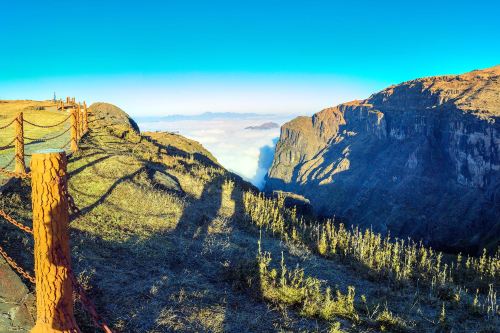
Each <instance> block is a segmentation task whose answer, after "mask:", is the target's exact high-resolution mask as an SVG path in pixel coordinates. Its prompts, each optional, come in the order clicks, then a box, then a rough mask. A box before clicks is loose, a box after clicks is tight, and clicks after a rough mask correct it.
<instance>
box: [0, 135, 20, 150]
mask: <svg viewBox="0 0 500 333" xmlns="http://www.w3.org/2000/svg"><path fill="white" fill-rule="evenodd" d="M14 141H16V138H14V139H12V141H11V142H9V143H8V144H6V145H5V146H1V147H0V150H6V149H10V148H14V146H13V145H12V144H13V143H14Z"/></svg>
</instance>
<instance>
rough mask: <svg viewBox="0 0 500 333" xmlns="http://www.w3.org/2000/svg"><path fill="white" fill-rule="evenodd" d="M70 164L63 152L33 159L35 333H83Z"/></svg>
mask: <svg viewBox="0 0 500 333" xmlns="http://www.w3.org/2000/svg"><path fill="white" fill-rule="evenodd" d="M66 163H67V160H66V154H65V153H64V151H63V150H60V149H47V150H42V151H39V152H37V153H35V154H33V156H32V158H31V174H32V178H31V182H32V184H31V188H32V190H31V200H32V205H33V236H34V239H35V246H34V254H35V275H36V277H35V278H36V305H37V321H36V325H35V327H34V328H33V329H32V330H31V333H52V332H68V333H69V332H71V333H74V332H80V329H79V328H78V325H77V324H76V320H75V317H74V313H73V303H74V302H73V285H72V280H71V274H72V272H71V256H70V248H69V232H68V219H69V213H68V199H67V197H66V191H65V189H66V188H67V187H66V186H67V184H66Z"/></svg>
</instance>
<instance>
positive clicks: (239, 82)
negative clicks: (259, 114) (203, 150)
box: [0, 0, 500, 113]
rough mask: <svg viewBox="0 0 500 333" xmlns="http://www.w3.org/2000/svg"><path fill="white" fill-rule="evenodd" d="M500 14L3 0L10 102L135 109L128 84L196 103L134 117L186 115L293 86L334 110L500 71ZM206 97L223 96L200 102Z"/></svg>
mask: <svg viewBox="0 0 500 333" xmlns="http://www.w3.org/2000/svg"><path fill="white" fill-rule="evenodd" d="M499 13H500V5H499V2H498V1H481V0H476V1H427V0H424V1H339V2H336V1H333V0H323V1H316V0H304V1H294V0H287V1H277V0H265V1H261V0H253V1H235V0H233V1H219V0H211V1H190V0H182V1H148V0H142V1H123V0H122V1H114V0H113V1H109V0H107V1H103V0H101V1H93V0H85V1H83V0H82V1H69V0H64V1H52V0H45V1H24V0H16V1H2V3H1V4H0V98H23V97H24V98H42V95H43V96H46V95H47V94H48V95H50V94H51V93H52V91H53V90H57V91H58V92H59V93H61V94H66V93H67V94H72V95H77V96H78V95H82V98H86V99H88V100H96V98H100V99H102V98H106V96H109V97H110V98H111V99H113V102H117V103H118V104H120V97H123V102H122V103H124V104H125V105H129V104H130V103H132V102H133V101H132V99H131V97H130V95H129V94H128V90H127V89H129V90H131V91H135V94H136V96H135V99H136V100H137V99H138V98H139V99H140V98H141V96H142V97H143V98H148V96H149V93H148V91H151V90H155V89H157V90H155V93H156V94H159V95H160V97H161V95H163V94H164V95H165V96H174V95H175V96H180V95H182V96H183V98H185V99H191V104H189V103H188V104H189V105H190V106H189V107H187V105H188V104H186V103H187V101H186V102H183V101H180V100H179V101H177V102H176V103H177V104H175V103H174V104H169V103H168V101H166V100H165V101H164V100H163V99H161V98H160V97H158V96H157V98H158V103H160V104H161V103H164V104H163V105H164V107H165V110H163V109H161V108H160V107H158V106H157V107H156V109H151V110H150V112H149V111H148V110H138V109H137V108H138V105H139V104H133V103H132V104H130V105H132V107H133V108H135V109H134V110H133V111H134V112H136V113H138V112H140V113H161V112H163V111H164V112H165V113H178V112H176V111H179V112H195V111H196V109H197V108H200V110H199V111H206V110H208V109H210V110H211V111H218V110H216V109H215V108H219V109H224V111H227V110H225V108H231V107H234V106H231V105H233V104H231V105H226V104H224V101H220V100H219V99H221V98H223V97H224V93H223V92H224V90H225V89H226V88H228V89H233V92H232V93H233V95H232V96H233V97H234V96H236V97H234V103H238V101H245V100H247V101H248V100H252V101H254V99H255V98H257V99H258V98H259V96H261V95H259V92H261V93H263V94H264V95H265V96H264V95H262V100H263V103H267V102H268V101H269V100H276V98H275V96H274V95H272V94H271V95H269V91H270V90H273V89H276V90H277V91H279V90H280V89H281V92H279V94H280V96H282V99H283V100H284V101H286V100H287V98H285V95H286V94H290V95H294V97H295V98H300V101H297V103H298V104H294V105H301V106H300V108H298V109H297V110H295V109H294V108H293V105H292V104H290V106H287V105H284V106H283V107H284V108H285V109H286V108H288V107H290V108H291V109H293V111H297V112H299V111H300V110H301V108H303V107H307V103H308V102H307V101H309V100H314V99H316V98H317V99H322V98H323V99H324V100H321V103H323V104H331V103H329V102H330V101H332V103H333V101H337V99H338V100H339V101H341V100H343V99H347V98H351V97H352V96H357V95H358V94H360V96H358V97H359V98H363V97H367V96H366V94H369V93H370V92H373V90H374V89H375V90H377V89H380V88H383V87H384V86H385V85H387V84H391V83H398V82H400V81H404V80H408V79H412V78H415V77H420V76H428V75H437V74H448V73H460V72H465V71H469V70H472V69H475V68H484V67H490V66H493V65H496V64H499V63H500V22H499V21H500V20H499V18H498V14H499ZM137 82H140V83H141V85H140V86H139V85H138V83H137ZM70 88H71V89H70ZM176 89H177V90H176ZM211 89H212V90H213V94H211V93H210V92H211V91H212V90H211ZM238 89H240V90H238ZM329 89H331V96H332V97H331V98H330V99H329V100H328V101H327V100H326V99H327V98H328V96H329V95H328V94H329ZM343 89H344V90H347V91H344V90H343ZM2 90H3V92H2ZM70 90H71V91H70ZM318 90H320V91H321V92H320V93H318ZM323 90H324V91H323ZM201 91H204V92H205V95H203V94H201V95H200V92H201ZM245 91H251V94H250V95H245ZM299 91H304V96H298V97H297V95H296V93H297V92H299ZM106 94H107V95H106ZM179 94H180V95H179ZM206 94H208V95H210V96H213V99H214V101H209V103H208V105H206V104H205V103H199V102H198V103H197V102H196V101H197V100H200V99H203V98H207V96H206ZM266 94H267V95H266ZM219 95H220V96H219ZM351 95H352V96H351ZM216 96H219V97H216ZM238 96H239V97H238ZM273 96H274V97H273ZM343 96H345V98H343ZM47 98H48V97H47ZM179 98H180V97H179ZM288 100H290V103H292V102H293V103H295V101H294V99H293V98H292V97H291V98H290V99H288ZM127 101H128V102H127ZM162 101H163V102H162ZM301 102H303V103H302V104H303V106H302V104H301ZM127 103H128V104H127ZM313 104H314V103H313ZM224 105H225V106H224ZM251 105H252V106H251V107H254V108H257V109H258V108H259V107H258V106H255V105H254V104H251ZM325 106H326V105H325ZM316 107H318V106H317V105H311V108H312V110H311V112H314V111H318V110H315V109H314V108H316ZM201 108H205V109H201ZM162 110H163V111H162ZM259 110H260V109H259ZM245 111H248V110H245ZM271 111H272V110H271ZM279 111H283V110H279ZM304 111H305V110H304Z"/></svg>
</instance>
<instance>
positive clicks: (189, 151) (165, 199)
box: [0, 103, 500, 332]
mask: <svg viewBox="0 0 500 333" xmlns="http://www.w3.org/2000/svg"><path fill="white" fill-rule="evenodd" d="M90 112H91V113H90V133H89V134H88V135H87V136H86V137H84V139H83V141H82V144H81V149H80V151H79V152H78V153H76V154H74V155H73V156H71V158H70V163H69V172H70V177H71V178H70V186H69V187H70V188H69V190H70V192H71V193H72V194H73V196H74V198H75V201H76V204H77V205H78V206H79V207H80V208H81V211H82V212H81V214H80V215H78V216H74V220H73V222H72V223H71V242H72V255H73V266H74V269H75V271H76V272H77V273H78V278H79V280H80V282H81V283H82V284H83V285H84V287H85V288H86V289H87V291H88V293H89V294H90V295H91V296H92V298H93V299H94V300H95V302H96V303H97V306H98V309H99V311H100V312H101V313H102V315H103V316H104V317H105V318H106V319H107V320H108V321H109V322H110V324H111V325H112V326H113V327H114V328H115V329H116V330H117V331H119V332H171V331H178V332H280V331H289V332H299V331H303V332H306V331H307V332H382V331H384V332H385V331H390V332H449V331H451V330H452V329H453V332H495V331H496V330H498V327H499V322H498V306H497V304H496V290H497V289H498V285H499V283H498V282H499V279H498V277H499V271H500V267H499V257H498V254H497V256H496V257H490V256H489V255H485V256H483V257H482V258H478V259H472V258H470V259H467V258H462V259H459V258H457V257H452V256H442V255H441V254H439V253H436V252H434V251H431V250H429V249H426V248H424V247H421V246H419V245H418V244H408V242H402V241H400V242H394V241H393V240H387V239H382V238H381V237H380V236H378V235H375V234H373V233H370V232H366V233H364V232H361V231H360V232H357V231H351V230H346V229H345V228H343V227H342V226H340V225H339V224H337V223H335V221H333V222H321V223H318V222H316V221H315V220H314V219H313V218H311V217H307V216H300V215H299V214H297V212H296V211H295V210H294V209H290V208H286V207H285V205H284V199H283V198H281V197H278V198H274V199H270V198H266V197H264V196H263V195H261V194H259V193H258V192H257V190H256V189H255V188H253V187H252V186H251V185H250V184H248V183H246V182H244V181H242V180H241V178H239V177H238V176H236V175H234V174H232V173H230V172H228V171H226V170H225V169H223V168H222V167H221V166H220V165H219V164H218V163H217V161H216V160H215V158H214V157H213V156H212V155H211V154H210V153H208V152H207V151H206V150H205V149H204V148H203V147H202V146H201V145H199V144H198V143H196V142H193V141H191V140H188V139H185V138H183V137H182V136H179V135H174V134H168V133H158V132H156V133H144V134H142V135H141V134H139V133H138V131H137V128H136V126H135V124H134V123H133V122H132V121H131V120H130V119H129V118H128V117H127V116H126V115H125V114H124V113H123V112H122V111H121V110H119V109H118V108H116V107H114V106H111V105H109V104H103V103H99V104H94V105H92V106H91V107H90ZM29 193H30V192H29V184H28V183H23V184H22V186H21V187H19V188H13V189H11V190H10V191H9V192H8V193H3V194H2V196H0V207H2V208H3V209H6V210H8V211H9V212H10V213H12V215H14V216H15V217H17V218H19V219H20V220H21V221H23V222H25V223H26V224H29V223H30V207H29V202H30V198H29ZM0 235H2V236H1V238H0V243H1V244H2V246H4V247H5V248H6V249H7V250H8V251H9V253H12V254H13V256H14V257H15V259H16V260H17V261H18V262H20V263H21V264H22V265H23V266H24V267H32V253H30V251H31V249H32V247H33V244H32V241H31V240H30V239H29V238H27V237H26V238H25V236H24V235H21V234H20V233H18V232H17V231H16V230H14V229H13V228H11V227H10V226H9V225H7V224H5V223H0ZM452 265H453V266H452ZM78 320H79V323H80V325H81V327H82V329H83V330H84V332H93V331H94V329H93V328H92V327H91V325H90V320H89V318H88V317H87V316H86V315H85V314H84V313H83V312H82V311H81V309H80V308H78Z"/></svg>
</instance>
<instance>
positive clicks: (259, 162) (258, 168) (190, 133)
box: [139, 114, 294, 188]
mask: <svg viewBox="0 0 500 333" xmlns="http://www.w3.org/2000/svg"><path fill="white" fill-rule="evenodd" d="M293 117H294V116H292V115H243V116H242V117H241V118H235V116H234V114H233V115H231V116H228V115H221V116H220V117H215V119H207V120H200V119H193V120H181V121H170V120H161V118H159V119H158V120H153V119H148V120H146V121H141V120H139V127H140V128H141V131H168V132H176V133H179V134H181V135H183V136H185V137H187V138H189V139H192V140H196V141H198V142H200V143H201V144H202V145H203V146H204V147H205V148H206V149H208V150H209V151H210V152H211V153H212V154H213V155H214V156H215V157H216V158H217V160H218V161H219V163H220V164H222V165H223V166H224V167H225V168H226V169H228V170H230V171H232V172H235V173H236V174H238V175H240V176H242V177H243V178H244V179H246V180H248V181H250V182H251V183H252V184H254V185H255V186H257V187H259V188H262V187H263V186H264V183H265V176H266V174H267V171H268V169H269V167H270V166H271V164H272V161H273V156H274V147H275V145H276V142H277V140H278V138H279V134H280V129H279V128H272V129H266V130H256V129H245V128H246V127H249V126H258V125H261V124H263V123H265V122H270V121H272V122H275V123H277V124H278V125H280V126H281V125H282V124H283V123H285V122H286V121H288V120H290V119H292V118H293ZM211 118H214V117H211Z"/></svg>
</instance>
